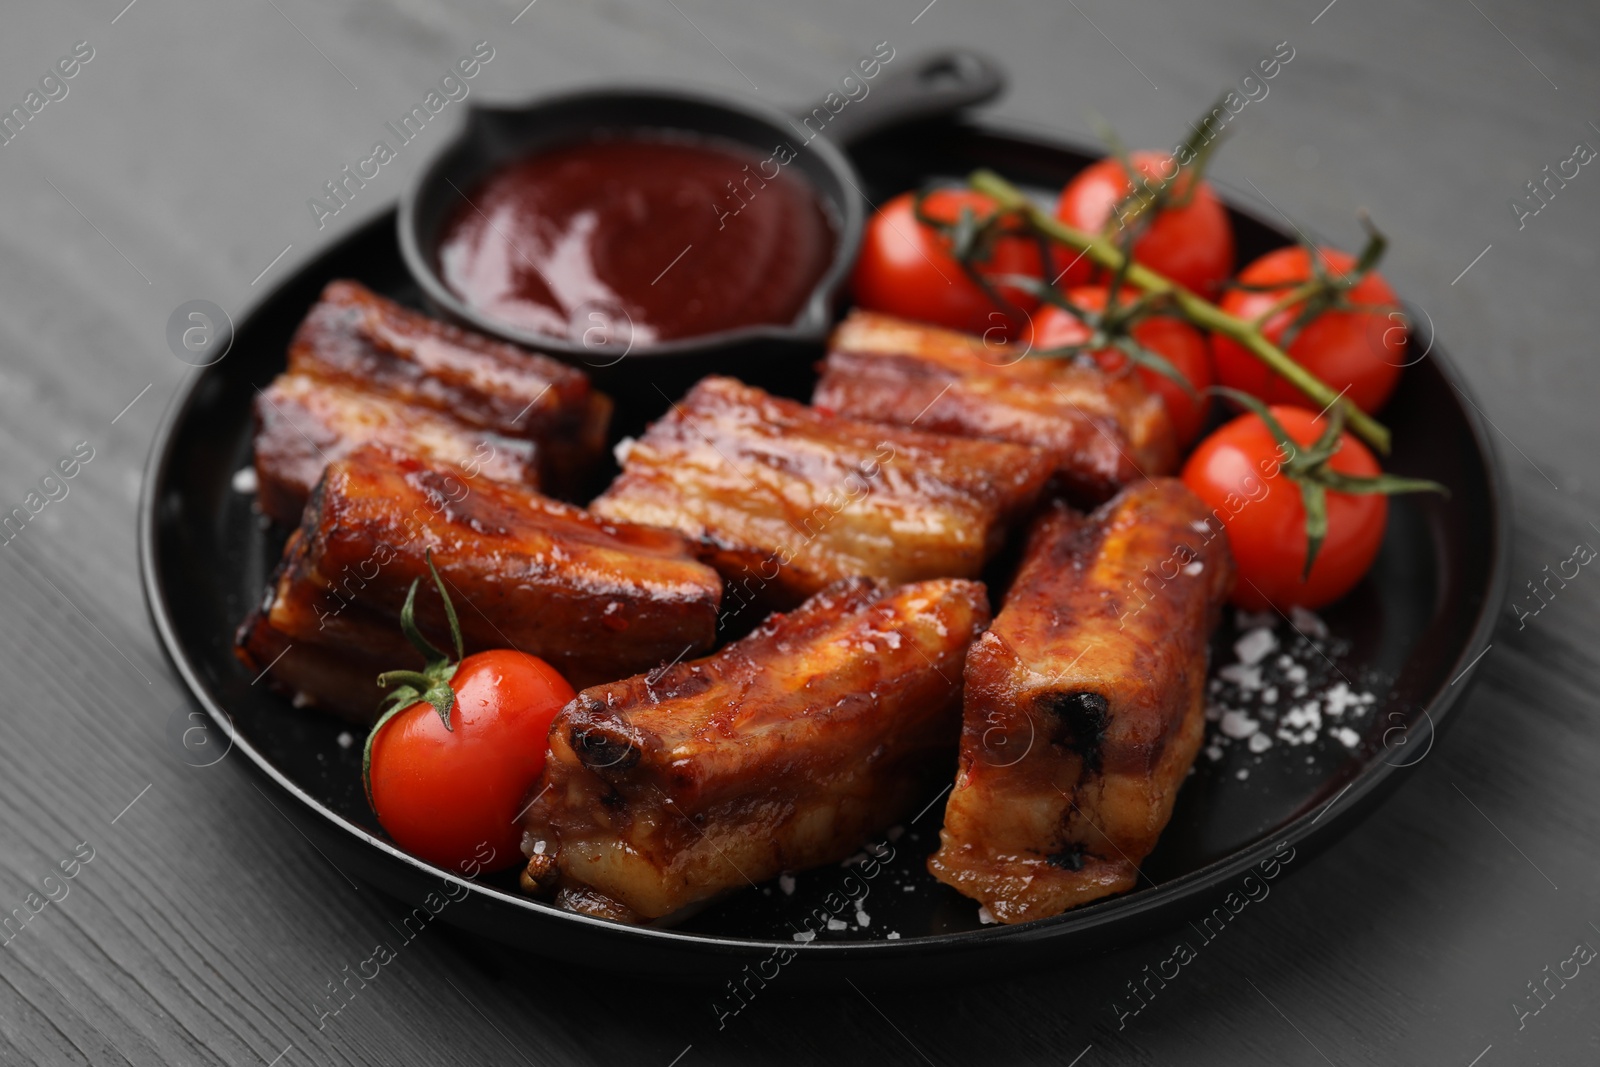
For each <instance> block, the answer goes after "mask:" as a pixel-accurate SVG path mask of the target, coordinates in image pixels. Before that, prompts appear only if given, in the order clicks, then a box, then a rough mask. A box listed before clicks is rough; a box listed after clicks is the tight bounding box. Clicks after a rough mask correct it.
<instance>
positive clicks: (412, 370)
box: [256, 281, 611, 525]
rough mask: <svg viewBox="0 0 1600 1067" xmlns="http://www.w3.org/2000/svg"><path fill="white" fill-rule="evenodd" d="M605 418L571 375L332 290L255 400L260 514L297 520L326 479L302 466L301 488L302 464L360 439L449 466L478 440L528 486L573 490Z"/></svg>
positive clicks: (347, 287)
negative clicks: (364, 406) (367, 405)
mask: <svg viewBox="0 0 1600 1067" xmlns="http://www.w3.org/2000/svg"><path fill="white" fill-rule="evenodd" d="M363 400H370V402H371V407H372V411H371V412H370V413H368V414H367V415H366V416H365V417H363V415H362V414H361V413H360V411H359V407H358V406H359V404H360V403H361V401H363ZM610 414H611V401H610V399H609V398H607V397H606V396H605V395H604V394H601V393H598V392H596V391H595V390H593V389H592V388H591V387H590V384H589V379H588V376H587V375H585V374H584V373H583V372H582V371H580V370H577V369H576V368H573V367H569V366H567V365H566V364H564V363H560V362H557V361H556V360H553V359H550V358H549V357H547V356H541V355H536V354H534V353H531V352H526V351H524V350H522V349H520V348H516V347H515V346H513V345H509V344H505V343H502V342H499V341H494V340H491V339H490V338H487V337H484V336H482V335H480V334H475V333H471V332H468V331H466V330H461V329H457V328H456V327H454V326H450V325H448V324H446V323H443V322H439V321H438V320H436V319H431V318H428V317H427V316H425V315H421V314H418V313H417V312H415V311H411V310H409V309H407V308H404V307H402V306H400V305H399V304H396V303H394V302H393V301H391V300H387V299H385V298H383V297H381V296H379V295H377V294H376V293H374V292H372V291H370V290H368V289H367V288H365V287H364V286H362V285H360V284H358V283H356V282H351V281H335V282H332V283H330V284H329V285H328V286H327V288H326V289H324V290H323V293H322V299H321V300H320V301H319V302H318V303H317V304H316V306H315V307H313V308H312V309H311V311H310V312H309V313H308V314H307V315H306V318H305V321H304V322H302V323H301V324H300V328H299V329H298V330H297V331H296V332H295V335H294V339H293V340H292V341H291V342H290V345H289V373H288V374H287V375H285V376H284V377H283V378H280V379H279V380H278V382H277V383H274V385H273V386H272V387H270V388H269V389H267V390H266V391H265V392H263V393H262V394H261V395H260V396H258V397H257V401H256V418H257V425H258V426H259V427H260V432H259V434H258V436H259V438H260V440H259V441H258V447H257V449H256V474H257V482H258V484H259V485H260V486H261V487H262V489H261V504H262V510H263V511H265V512H266V513H267V514H268V515H270V516H272V517H273V518H274V519H275V520H277V521H279V522H282V523H285V524H287V525H293V524H294V523H296V522H298V521H299V518H300V507H302V506H304V503H305V496H306V494H307V493H309V491H310V487H311V485H314V484H315V483H316V475H320V473H321V466H320V465H316V464H311V466H312V467H314V469H315V475H313V476H312V477H311V478H310V479H309V480H308V479H307V478H306V476H305V475H304V473H303V471H304V470H305V469H307V467H308V458H307V457H308V456H311V457H315V458H316V459H320V460H321V464H322V465H326V463H327V462H328V461H330V460H333V459H337V458H339V457H341V456H343V455H345V454H347V453H349V452H350V451H351V450H353V449H354V448H356V447H358V446H360V445H362V444H365V443H367V442H369V441H376V442H379V443H384V444H389V445H391V446H395V447H400V448H402V449H403V450H405V451H409V452H413V453H416V454H420V455H425V456H429V457H431V458H437V459H442V460H444V461H446V462H451V463H457V464H459V463H461V462H462V461H464V460H466V459H468V458H470V457H472V456H473V455H474V454H476V453H477V452H479V451H480V449H479V445H480V444H481V443H484V442H487V443H488V444H490V445H491V446H493V447H494V448H495V450H496V451H497V452H498V453H499V455H500V456H502V457H504V458H505V459H506V460H512V461H515V462H517V463H520V464H521V465H522V466H523V467H525V468H527V470H525V471H520V472H517V473H518V474H519V476H522V477H524V478H525V477H526V474H527V472H528V471H534V470H535V467H536V473H535V477H534V478H533V480H532V481H531V482H530V484H534V483H537V484H539V485H543V486H544V487H546V488H547V489H549V491H551V492H556V493H570V492H573V491H575V490H576V489H577V488H578V487H579V485H580V483H581V482H582V479H583V476H584V473H585V472H586V471H587V470H588V468H589V466H590V465H591V464H592V463H593V462H594V460H595V459H596V458H598V457H599V456H600V455H601V454H602V452H603V450H604V448H605V438H606V427H607V423H608V422H609V419H610ZM450 438H459V439H460V440H459V444H460V445H464V446H465V450H464V451H461V452H458V453H457V454H440V451H439V450H440V449H441V448H443V449H445V450H446V451H455V450H456V449H457V447H458V443H457V442H456V441H454V440H449V439H450ZM511 441H520V442H523V443H522V444H520V445H512V444H510V443H509V442H511ZM297 499H298V506H296V503H295V502H296V500H297Z"/></svg>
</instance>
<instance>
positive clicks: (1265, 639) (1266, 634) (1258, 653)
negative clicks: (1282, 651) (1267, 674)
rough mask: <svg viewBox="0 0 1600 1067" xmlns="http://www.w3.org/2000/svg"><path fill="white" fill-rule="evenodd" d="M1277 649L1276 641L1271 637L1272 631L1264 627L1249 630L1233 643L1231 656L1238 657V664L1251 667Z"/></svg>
mask: <svg viewBox="0 0 1600 1067" xmlns="http://www.w3.org/2000/svg"><path fill="white" fill-rule="evenodd" d="M1277 647H1278V639H1277V638H1276V637H1273V636H1272V631H1271V630H1269V629H1267V628H1266V627H1265V626H1263V627H1260V628H1259V629H1255V630H1251V631H1250V632H1249V633H1247V634H1245V635H1244V636H1243V637H1241V638H1239V640H1237V641H1235V642H1234V643H1233V654H1234V655H1235V656H1238V657H1239V662H1240V663H1243V664H1244V665H1245V666H1247V667H1248V666H1253V665H1255V664H1257V663H1260V662H1261V661H1262V660H1264V659H1266V658H1267V654H1268V653H1269V652H1271V651H1272V650H1273V649H1275V648H1277Z"/></svg>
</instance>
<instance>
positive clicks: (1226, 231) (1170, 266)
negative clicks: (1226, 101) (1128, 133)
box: [1055, 152, 1233, 297]
mask: <svg viewBox="0 0 1600 1067" xmlns="http://www.w3.org/2000/svg"><path fill="white" fill-rule="evenodd" d="M1128 159H1129V162H1131V163H1132V164H1133V166H1134V167H1135V168H1136V169H1137V170H1138V171H1139V175H1140V181H1139V186H1138V189H1137V190H1136V189H1135V187H1134V182H1133V180H1132V178H1130V177H1129V175H1128V171H1127V168H1126V167H1124V165H1123V162H1122V160H1120V159H1118V158H1117V157H1115V156H1110V157H1107V158H1106V159H1102V160H1100V161H1099V162H1098V163H1095V164H1092V165H1091V166H1089V167H1087V168H1086V169H1084V170H1083V171H1082V172H1080V173H1079V174H1078V175H1077V176H1076V177H1075V178H1073V179H1072V180H1071V181H1070V182H1068V183H1067V186H1066V188H1064V189H1063V190H1062V191H1061V198H1060V200H1059V201H1057V203H1056V218H1058V219H1060V220H1061V221H1062V222H1065V223H1066V224H1067V225H1069V226H1074V227H1076V228H1078V229H1080V230H1084V231H1086V232H1088V233H1105V234H1107V235H1109V236H1110V237H1112V238H1113V239H1115V238H1116V237H1117V235H1118V234H1119V233H1120V232H1121V231H1122V228H1123V227H1126V226H1135V225H1141V224H1147V228H1146V229H1145V230H1144V232H1143V233H1142V234H1140V236H1139V239H1138V241H1137V242H1136V243H1135V244H1134V246H1133V258H1134V260H1135V261H1137V262H1139V263H1142V264H1144V265H1145V266H1147V267H1149V268H1150V269H1151V270H1153V271H1155V272H1156V273H1157V274H1161V275H1164V276H1166V277H1167V278H1169V279H1170V280H1172V281H1175V282H1177V283H1178V284H1179V285H1182V286H1185V287H1187V288H1189V289H1192V290H1194V291H1195V292H1196V293H1199V294H1200V295H1201V296H1205V297H1212V296H1215V295H1216V292H1217V290H1218V289H1219V288H1220V287H1221V285H1222V283H1223V282H1224V281H1226V280H1227V278H1228V275H1229V274H1231V273H1232V272H1233V226H1232V224H1231V223H1230V222H1229V221H1228V212H1227V210H1226V209H1224V208H1223V206H1222V201H1220V200H1218V199H1217V195H1216V193H1214V192H1213V191H1212V189H1211V186H1210V184H1208V183H1207V182H1206V181H1204V180H1203V179H1202V180H1200V182H1199V184H1198V185H1195V184H1194V179H1193V177H1192V176H1190V175H1188V174H1185V175H1184V176H1183V177H1181V178H1179V179H1178V182H1177V184H1176V185H1175V186H1173V188H1172V192H1171V194H1170V195H1171V197H1172V199H1173V200H1174V201H1177V202H1178V203H1177V206H1169V207H1167V208H1166V209H1164V210H1162V211H1161V212H1160V213H1159V214H1158V215H1156V217H1155V218H1154V219H1145V218H1143V217H1142V213H1143V211H1145V210H1149V209H1148V208H1147V207H1146V205H1148V204H1149V203H1150V198H1151V192H1152V191H1153V188H1154V187H1155V186H1156V184H1157V183H1159V182H1160V181H1161V180H1162V179H1163V178H1166V177H1170V176H1171V175H1172V174H1174V173H1175V172H1176V169H1177V163H1176V161H1174V159H1173V157H1172V156H1170V155H1168V154H1166V153H1163V152H1133V153H1130V154H1129V157H1128ZM1130 194H1134V195H1133V196H1132V197H1130ZM1186 198H1187V201H1186V202H1185V199H1186ZM1119 205H1120V208H1119ZM1075 260H1076V261H1075ZM1074 261H1075V262H1074ZM1069 264H1070V265H1071V266H1070V267H1069ZM1055 269H1056V270H1057V271H1058V272H1059V271H1061V270H1063V269H1066V270H1067V275H1066V277H1064V278H1061V279H1060V280H1059V282H1058V283H1057V284H1060V285H1066V286H1073V285H1082V284H1084V283H1085V282H1087V281H1089V280H1090V279H1091V278H1092V277H1093V275H1094V273H1095V268H1094V266H1093V264H1091V263H1090V262H1089V260H1088V258H1087V257H1082V258H1079V257H1077V254H1076V253H1074V252H1069V251H1065V250H1057V252H1056V268H1055Z"/></svg>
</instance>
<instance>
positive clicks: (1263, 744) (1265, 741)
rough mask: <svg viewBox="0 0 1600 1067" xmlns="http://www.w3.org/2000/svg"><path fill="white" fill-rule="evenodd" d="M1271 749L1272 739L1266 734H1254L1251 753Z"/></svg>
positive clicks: (1251, 740)
mask: <svg viewBox="0 0 1600 1067" xmlns="http://www.w3.org/2000/svg"><path fill="white" fill-rule="evenodd" d="M1271 747H1272V738H1270V737H1268V736H1267V735H1266V734H1264V733H1253V734H1251V735H1250V751H1251V752H1265V751H1266V750H1267V749H1269V748H1271Z"/></svg>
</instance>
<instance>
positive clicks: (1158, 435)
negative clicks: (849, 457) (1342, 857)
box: [811, 311, 1178, 505]
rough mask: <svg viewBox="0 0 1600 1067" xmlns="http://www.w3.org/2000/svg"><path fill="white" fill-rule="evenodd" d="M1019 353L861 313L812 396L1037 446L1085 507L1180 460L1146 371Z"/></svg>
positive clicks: (840, 334) (857, 412)
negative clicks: (1124, 371) (1117, 371)
mask: <svg viewBox="0 0 1600 1067" xmlns="http://www.w3.org/2000/svg"><path fill="white" fill-rule="evenodd" d="M1012 351H1013V348H1012V347H1007V348H1005V349H1004V350H1003V352H1002V351H991V350H990V349H988V348H986V347H985V345H984V343H983V341H982V340H981V339H979V338H977V337H972V336H970V335H968V334H963V333H956V332H954V331H951V330H942V329H939V328H937V327H934V326H923V325H920V324H918V323H914V322H906V321H904V320H902V319H896V318H893V317H891V316H888V315H879V314H875V313H873V312H868V311H853V312H851V313H850V315H849V316H848V317H847V318H846V319H845V320H844V322H842V323H841V324H840V325H839V327H838V328H837V329H836V330H834V332H833V336H832V337H831V338H829V341H828V358H827V361H826V362H825V363H824V364H823V367H822V379H821V381H819V382H818V383H817V388H816V391H815V393H814V394H813V396H812V398H811V402H812V403H813V404H815V405H816V406H817V407H819V408H823V409H826V410H829V411H835V412H838V413H839V414H840V415H844V416H847V417H849V418H853V419H867V420H871V421H875V422H888V423H894V424H896V425H901V426H904V425H909V424H911V423H913V422H915V424H916V425H917V427H918V428H919V429H924V430H931V431H934V432H936V433H947V434H955V435H958V436H963V437H983V438H991V439H994V440H999V441H1014V442H1017V443H1019V444H1030V445H1035V446H1037V447H1039V448H1042V449H1044V450H1046V451H1047V452H1049V453H1050V456H1051V458H1052V460H1053V462H1054V465H1055V480H1056V483H1057V485H1058V486H1059V487H1060V488H1061V490H1062V491H1063V492H1065V493H1066V494H1067V495H1068V496H1070V497H1071V498H1072V499H1073V500H1075V501H1077V502H1080V503H1084V504H1091V505H1092V504H1098V503H1100V502H1101V501H1104V500H1106V499H1107V498H1109V497H1110V496H1111V495H1112V494H1113V493H1115V492H1116V491H1117V490H1118V489H1120V488H1121V487H1122V486H1124V485H1128V484H1130V483H1132V482H1134V481H1137V480H1140V479H1141V478H1142V477H1143V476H1145V475H1150V476H1152V477H1153V476H1156V475H1160V474H1168V473H1170V472H1171V471H1172V470H1174V469H1175V467H1176V465H1177V462H1178V448H1177V443H1176V441H1175V439H1174V437H1173V432H1172V425H1171V423H1170V422H1169V421H1168V419H1167V412H1166V408H1165V407H1164V406H1163V404H1162V402H1161V398H1160V397H1158V396H1154V395H1152V394H1150V393H1148V392H1146V391H1145V388H1144V386H1143V385H1142V384H1141V383H1140V382H1139V380H1138V378H1137V377H1136V376H1134V375H1132V374H1128V375H1120V376H1117V375H1108V374H1106V373H1104V372H1102V371H1100V370H1098V369H1097V368H1095V367H1090V366H1084V365H1082V364H1079V363H1076V362H1072V361H1069V360H1059V359H1020V358H1017V357H1015V356H1012V355H1009V354H1003V353H1010V352H1012Z"/></svg>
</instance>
